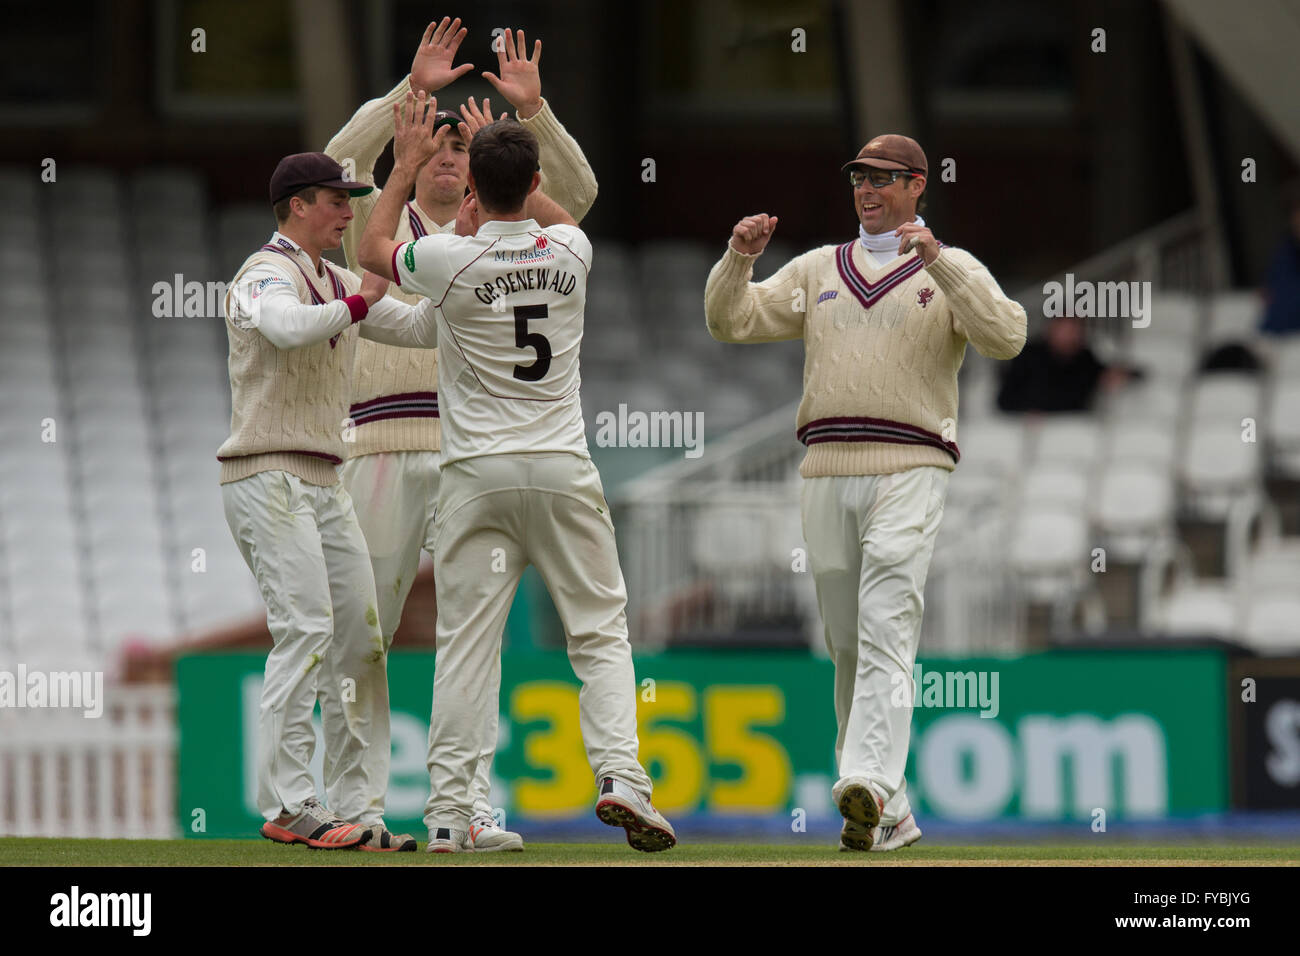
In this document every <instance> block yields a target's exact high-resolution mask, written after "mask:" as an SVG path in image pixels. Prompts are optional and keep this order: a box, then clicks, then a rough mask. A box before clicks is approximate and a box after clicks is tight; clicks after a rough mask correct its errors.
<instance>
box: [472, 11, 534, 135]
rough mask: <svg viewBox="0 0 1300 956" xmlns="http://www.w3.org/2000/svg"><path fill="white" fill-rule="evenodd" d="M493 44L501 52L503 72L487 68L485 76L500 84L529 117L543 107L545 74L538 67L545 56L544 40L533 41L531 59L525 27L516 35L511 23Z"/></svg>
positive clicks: (501, 90) (499, 88)
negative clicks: (491, 71)
mask: <svg viewBox="0 0 1300 956" xmlns="http://www.w3.org/2000/svg"><path fill="white" fill-rule="evenodd" d="M492 48H493V49H494V50H496V53H497V69H498V70H499V71H500V75H499V76H498V75H497V74H496V73H487V72H485V73H484V74H483V79H485V80H487V81H488V82H489V83H491V84H492V85H493V86H494V87H496V91H497V92H498V93H500V94H501V95H502V96H504V97H505V98H506V99H507V100H508V101H509V103H510V105H511V106H513V107H514V108H515V109H516V110H517V111H518V112H519V115H520V116H522V117H523V118H524V119H527V118H528V117H530V116H532V115H533V114H534V113H536V112H537V111H538V110H540V109H541V108H542V74H541V73H540V72H539V71H538V69H537V64H538V62H540V60H541V58H542V41H541V40H538V41H537V42H536V43H535V44H534V45H533V57H532V59H531V60H530V59H529V58H528V41H527V40H525V39H524V31H523V30H520V31H519V33H518V35H516V34H515V32H514V31H513V30H511V29H510V28H509V27H507V28H506V32H505V34H504V35H502V36H498V37H497V38H496V39H495V40H493V41H492Z"/></svg>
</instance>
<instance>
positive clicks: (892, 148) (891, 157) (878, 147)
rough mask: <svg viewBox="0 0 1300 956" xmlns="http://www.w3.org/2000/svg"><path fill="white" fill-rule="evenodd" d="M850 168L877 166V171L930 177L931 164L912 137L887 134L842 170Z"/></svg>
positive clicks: (875, 140) (873, 141)
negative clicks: (905, 171)
mask: <svg viewBox="0 0 1300 956" xmlns="http://www.w3.org/2000/svg"><path fill="white" fill-rule="evenodd" d="M850 166H875V167H876V168H877V169H905V170H907V171H908V172H911V173H919V174H920V175H922V176H925V175H928V170H929V168H930V164H929V163H927V162H926V160H925V151H924V150H922V149H921V144H920V143H918V142H917V141H916V140H914V139H912V137H910V136H900V135H899V134H898V133H886V134H885V135H884V136H877V137H876V138H875V139H873V140H872V141H871V142H869V143H867V145H866V146H863V147H862V148H861V149H860V150H858V155H857V158H856V159H851V160H849V161H848V162H847V163H845V164H844V165H843V166H842V167H840V168H841V169H848V168H849V167H850Z"/></svg>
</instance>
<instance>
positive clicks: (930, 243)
mask: <svg viewBox="0 0 1300 956" xmlns="http://www.w3.org/2000/svg"><path fill="white" fill-rule="evenodd" d="M894 235H896V236H898V237H899V239H898V254H899V255H900V256H905V255H907V253H908V251H909V250H915V251H916V254H917V255H918V256H920V257H921V258H922V259H924V260H925V264H926V265H927V266H928V265H929V264H930V263H932V262H934V260H935V259H938V258H939V241H938V240H937V239H935V238H934V233H932V232H931V231H930V230H929V229H928V228H927V227H925V226H922V225H918V224H917V223H914V222H905V223H903V224H902V225H901V226H899V227H898V228H897V229H895V230H894Z"/></svg>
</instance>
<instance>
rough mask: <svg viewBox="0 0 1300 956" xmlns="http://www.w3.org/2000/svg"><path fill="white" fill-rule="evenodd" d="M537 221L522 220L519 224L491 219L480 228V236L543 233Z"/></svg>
mask: <svg viewBox="0 0 1300 956" xmlns="http://www.w3.org/2000/svg"><path fill="white" fill-rule="evenodd" d="M541 231H542V227H541V226H539V225H537V220H536V219H521V220H520V221H519V222H512V221H507V220H505V219H489V220H488V221H487V222H485V223H483V225H481V226H479V227H478V234H479V235H480V236H482V235H488V236H517V235H520V234H522V233H526V232H541Z"/></svg>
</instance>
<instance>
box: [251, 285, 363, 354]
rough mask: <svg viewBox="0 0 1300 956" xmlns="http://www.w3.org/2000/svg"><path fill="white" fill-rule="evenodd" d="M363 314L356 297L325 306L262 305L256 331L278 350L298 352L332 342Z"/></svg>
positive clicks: (299, 304)
mask: <svg viewBox="0 0 1300 956" xmlns="http://www.w3.org/2000/svg"><path fill="white" fill-rule="evenodd" d="M365 314H366V307H365V300H364V299H362V298H361V296H359V295H356V296H348V298H346V299H336V300H335V301H333V302H327V303H325V304H324V305H302V304H301V303H298V302H296V301H295V302H294V304H292V305H283V304H280V303H278V302H275V301H271V302H264V303H263V305H262V307H261V308H260V309H259V311H258V322H257V330H258V331H259V332H261V333H262V335H263V336H264V337H265V338H266V340H267V341H268V342H270V343H271V344H272V345H274V346H275V347H276V348H278V349H297V348H302V347H303V346H307V345H316V344H318V343H320V342H324V341H327V340H328V339H331V338H333V337H334V336H336V335H338V334H339V333H340V332H342V331H343V330H344V329H346V328H347V327H348V326H349V325H351V324H352V323H353V322H355V321H359V319H360V318H361V317H362V316H364V315H365Z"/></svg>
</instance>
